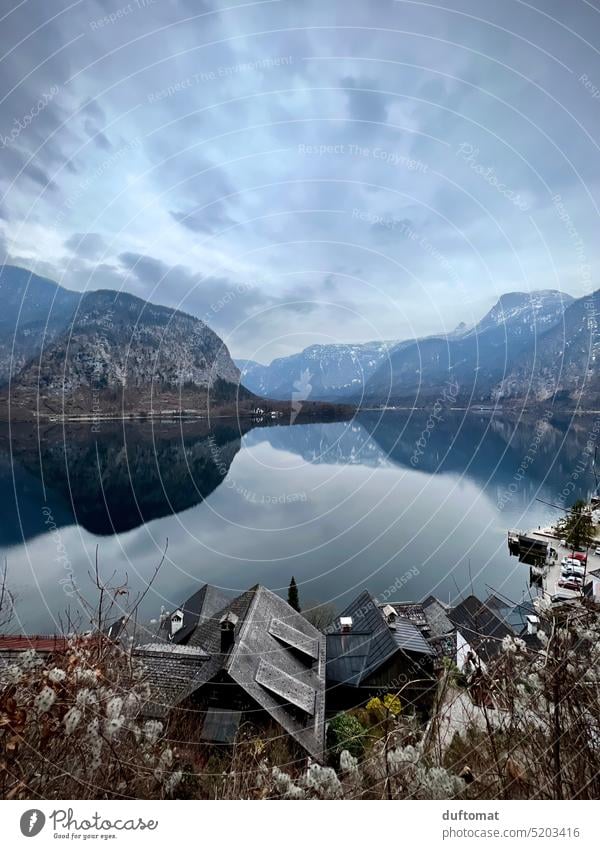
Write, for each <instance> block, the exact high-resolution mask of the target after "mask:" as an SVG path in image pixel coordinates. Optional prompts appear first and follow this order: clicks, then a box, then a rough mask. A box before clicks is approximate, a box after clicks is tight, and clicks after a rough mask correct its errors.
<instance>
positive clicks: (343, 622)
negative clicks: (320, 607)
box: [340, 616, 352, 634]
mask: <svg viewBox="0 0 600 849" xmlns="http://www.w3.org/2000/svg"><path fill="white" fill-rule="evenodd" d="M340 628H341V630H342V634H349V633H350V631H351V630H352V617H351V616H340Z"/></svg>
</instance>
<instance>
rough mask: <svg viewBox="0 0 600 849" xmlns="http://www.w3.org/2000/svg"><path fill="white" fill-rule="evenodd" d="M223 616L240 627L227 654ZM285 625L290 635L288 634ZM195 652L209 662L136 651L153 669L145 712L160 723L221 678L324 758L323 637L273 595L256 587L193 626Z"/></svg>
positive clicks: (192, 645)
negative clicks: (231, 617)
mask: <svg viewBox="0 0 600 849" xmlns="http://www.w3.org/2000/svg"><path fill="white" fill-rule="evenodd" d="M227 613H234V614H235V616H236V617H237V622H236V625H235V628H234V632H233V645H232V647H231V648H230V649H229V651H227V652H221V630H220V624H219V622H220V619H221V618H222V617H223V616H225V615H226V614H227ZM273 623H275V625H274V624H273ZM286 626H287V628H288V629H292V630H287V631H286ZM273 631H275V632H276V633H275V634H274V633H272V632H273ZM288 640H289V642H288ZM298 642H301V643H302V649H305V648H306V647H309V649H310V651H312V652H313V653H314V654H316V655H317V657H316V659H315V660H313V659H312V658H311V657H310V654H308V655H307V653H306V651H304V650H300V651H299V650H298V648H297V646H296V645H295V643H298ZM193 647H197V648H199V649H201V650H202V652H203V653H205V654H206V656H204V654H203V655H202V656H198V657H196V658H191V657H189V656H188V655H182V654H177V653H173V654H172V655H171V656H170V657H169V658H166V659H165V658H163V657H160V653H159V652H148V651H144V650H143V649H142V648H140V649H139V650H138V653H139V654H140V655H141V656H142V657H143V661H144V663H145V664H146V666H148V668H149V669H150V670H151V673H150V680H151V687H152V704H151V706H150V707H149V709H148V712H149V713H152V715H157V716H161V715H163V716H164V715H165V714H166V713H168V711H169V709H170V708H172V707H174V706H175V705H177V704H179V703H180V702H182V701H183V700H184V699H186V698H187V697H188V696H190V695H191V694H192V693H193V692H195V691H196V690H198V689H199V688H200V687H202V686H203V685H204V684H206V683H208V682H209V681H211V680H212V679H214V678H215V677H216V676H217V675H218V674H219V673H223V672H225V673H227V675H228V676H229V677H230V678H231V679H232V680H233V681H235V682H236V683H237V684H238V685H239V686H240V687H242V688H243V689H244V690H245V692H246V693H248V695H249V696H251V698H253V699H254V701H256V702H257V703H258V704H259V705H260V706H261V707H262V708H263V709H264V710H265V711H267V712H268V713H269V714H270V715H271V717H272V718H273V719H275V720H276V721H277V722H278V723H279V724H280V725H281V726H282V728H284V729H285V730H286V731H287V732H288V733H289V734H290V735H291V736H292V737H293V738H294V739H296V740H297V742H298V743H300V745H302V746H303V747H304V748H305V749H306V750H307V751H308V752H309V753H310V754H311V755H312V756H313V757H315V758H317V759H319V760H320V759H322V757H323V748H324V735H325V719H324V718H325V637H324V636H323V635H322V634H321V633H320V632H319V631H318V630H317V629H316V628H314V627H313V626H312V625H311V624H310V623H309V622H307V621H306V619H304V617H303V616H302V615H301V614H300V613H297V612H296V611H295V610H293V609H292V608H291V607H290V606H289V605H288V604H287V603H286V602H285V601H284V600H283V599H281V598H280V597H279V596H278V595H276V594H275V593H273V592H271V591H270V590H268V589H266V588H265V587H262V586H260V585H257V586H255V587H252V589H250V590H247V591H246V592H244V593H242V594H241V595H239V596H237V598H234V599H232V600H231V601H230V602H229V603H228V604H227V605H226V606H225V607H223V608H222V609H221V610H220V611H218V612H217V613H216V614H215V615H213V616H212V617H210V618H209V619H207V620H205V621H204V622H201V623H200V624H198V626H197V627H196V628H195V629H194V631H193V633H192V634H191V636H190V638H189V640H188V643H187V646H186V648H193ZM157 656H159V657H160V660H157ZM184 658H185V659H184ZM170 664H172V667H171V666H170ZM187 664H189V666H187ZM171 668H172V669H173V673H172V674H171Z"/></svg>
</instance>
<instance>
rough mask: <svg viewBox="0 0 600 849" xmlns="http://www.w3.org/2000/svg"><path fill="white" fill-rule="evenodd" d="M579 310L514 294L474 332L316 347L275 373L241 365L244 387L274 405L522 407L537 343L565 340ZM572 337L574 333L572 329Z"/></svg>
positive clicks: (545, 294)
mask: <svg viewBox="0 0 600 849" xmlns="http://www.w3.org/2000/svg"><path fill="white" fill-rule="evenodd" d="M576 303H578V302H576V301H575V299H574V298H572V297H571V296H570V295H567V294H565V293H563V292H560V291H557V290H553V289H543V290H539V291H534V292H508V293H506V294H504V295H502V296H500V298H499V299H498V301H497V302H496V304H495V305H494V306H493V307H492V308H491V309H490V310H489V311H488V312H487V313H486V315H485V316H483V318H482V319H481V320H480V321H479V322H478V323H477V324H476V325H475V326H473V327H468V326H467V325H466V324H464V323H461V324H459V326H458V327H457V328H456V329H455V330H454V331H452V332H451V333H442V334H437V335H436V334H434V335H431V336H427V337H423V338H420V339H408V340H404V341H399V342H381V343H378V342H368V343H365V344H364V345H360V344H358V345H339V344H338V345H312V346H310V347H309V348H306V349H305V350H304V351H301V352H300V353H298V354H293V355H291V356H289V357H280V358H278V359H276V360H273V362H272V363H271V364H270V365H263V364H261V363H256V362H254V361H248V360H245V361H242V360H239V361H237V364H238V366H239V367H240V371H241V373H242V381H243V382H244V384H245V385H246V386H247V387H248V388H249V389H250V390H251V391H253V392H256V393H257V394H261V395H264V396H266V397H269V398H279V399H287V398H292V399H296V400H302V398H319V399H322V400H329V401H332V400H342V399H343V400H346V401H349V402H352V403H356V404H362V405H364V406H369V405H372V404H375V405H379V404H382V403H390V404H394V403H400V404H407V405H412V404H413V403H416V404H417V405H419V404H427V403H429V402H431V400H432V398H434V397H437V396H439V395H441V394H442V393H444V391H446V390H448V388H449V387H451V388H452V390H453V393H455V394H456V400H457V403H460V404H471V403H483V402H485V403H492V402H495V401H496V400H498V399H499V398H505V399H509V398H512V399H516V398H517V397H519V393H523V394H522V397H525V396H526V391H525V388H524V385H523V368H524V367H525V366H526V364H527V363H529V362H531V363H532V362H533V361H532V360H531V357H530V354H531V352H532V351H534V350H535V349H536V345H537V342H538V340H540V339H542V338H543V337H544V336H545V334H547V333H549V332H550V331H555V332H556V333H557V334H558V336H559V337H560V332H561V328H565V327H566V324H565V323H564V322H565V321H566V315H567V312H568V311H569V310H570V309H571V307H572V306H573V305H574V304H576ZM576 323H577V321H575V322H571V323H570V324H571V325H574V324H576ZM569 332H570V333H571V334H572V333H574V329H573V327H570V331H569ZM582 344H584V343H582ZM553 355H555V354H553ZM536 368H537V369H538V370H539V368H540V365H539V363H538V364H537V365H536ZM577 368H578V366H576V365H574V366H573V369H574V370H575V371H576V370H577ZM513 373H514V376H513V377H511V375H513ZM558 391H561V390H560V388H559V390H558ZM538 394H539V393H538Z"/></svg>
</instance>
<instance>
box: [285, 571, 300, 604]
mask: <svg viewBox="0 0 600 849" xmlns="http://www.w3.org/2000/svg"><path fill="white" fill-rule="evenodd" d="M288 604H289V606H290V607H293V608H294V610H297V611H298V613H300V598H299V596H298V587H297V585H296V579H295V578H294V576H293V575H292V580H291V581H290V586H289V589H288Z"/></svg>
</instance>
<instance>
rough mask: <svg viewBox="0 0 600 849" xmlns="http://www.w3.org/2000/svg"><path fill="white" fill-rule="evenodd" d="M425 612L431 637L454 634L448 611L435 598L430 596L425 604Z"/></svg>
mask: <svg viewBox="0 0 600 849" xmlns="http://www.w3.org/2000/svg"><path fill="white" fill-rule="evenodd" d="M423 612H424V614H425V619H426V620H427V625H428V627H429V633H430V635H431V637H444V636H446V635H447V634H451V633H453V632H454V630H455V629H454V625H453V624H452V622H451V621H450V619H449V617H448V609H447V608H446V606H445V605H444V604H442V602H441V601H440V600H439V599H437V598H435V596H432V595H430V596H428V597H427V598H426V599H425V601H424V602H423Z"/></svg>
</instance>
